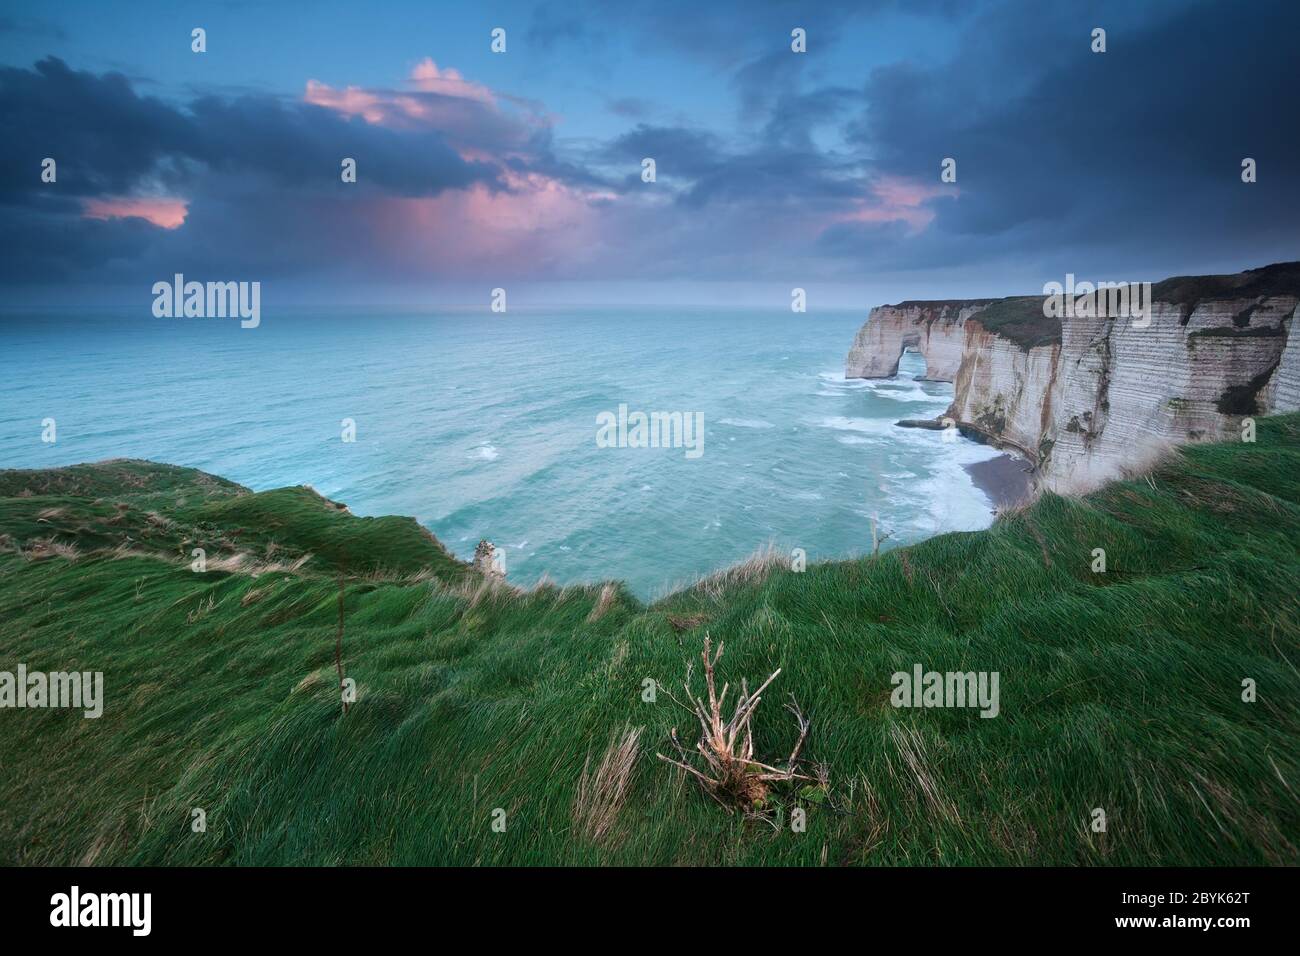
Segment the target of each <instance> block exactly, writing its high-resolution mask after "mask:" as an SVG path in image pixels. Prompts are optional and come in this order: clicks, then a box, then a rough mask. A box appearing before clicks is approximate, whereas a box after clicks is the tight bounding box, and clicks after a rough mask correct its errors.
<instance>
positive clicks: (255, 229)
mask: <svg viewBox="0 0 1300 956" xmlns="http://www.w3.org/2000/svg"><path fill="white" fill-rule="evenodd" d="M1297 25H1300V11H1297V10H1296V8H1295V7H1294V6H1289V5H1287V4H1284V3H1280V2H1258V3H1248V4H1241V5H1233V6H1230V5H1226V4H1214V3H1187V2H1153V3H1149V4H1144V5H1142V7H1141V9H1133V8H1132V7H1131V5H1127V4H1119V3H1103V4H1095V5H1090V6H1089V8H1088V9H1086V10H1083V9H1079V10H1075V9H1071V8H1069V7H1066V6H1065V5H1062V6H1060V7H1047V6H1045V5H1043V4H1039V3H1029V2H994V3H981V4H974V5H967V4H958V3H952V2H944V0H934V2H924V3H917V4H902V3H895V2H875V3H859V4H851V3H843V4H841V3H819V4H816V5H812V4H798V3H784V2H774V3H769V4H763V5H758V6H755V5H752V4H740V3H718V4H710V5H708V6H707V7H705V8H702V9H701V8H698V7H697V5H691V4H686V3H678V2H668V3H658V4H655V5H653V6H651V7H648V8H647V7H629V8H628V9H627V10H625V11H620V12H619V14H618V15H617V16H615V15H613V14H612V13H611V12H609V11H608V8H607V7H604V6H602V5H598V4H585V3H578V4H575V5H572V6H570V7H567V8H566V9H565V10H564V12H563V13H557V12H555V11H553V10H551V9H550V8H548V7H545V6H540V5H534V4H524V3H502V4H490V5H485V6H476V7H474V8H472V9H468V8H467V9H457V8H454V7H450V8H442V9H437V10H430V9H428V8H427V5H417V4H414V3H411V4H406V5H402V4H397V5H395V6H394V7H393V8H392V9H391V10H390V11H389V12H387V13H386V14H385V16H384V17H382V18H374V16H373V14H372V13H368V12H367V11H365V10H364V9H354V8H353V7H352V6H350V5H346V4H341V3H339V4H334V3H323V4H318V5H314V6H313V7H312V8H311V10H310V12H309V13H308V12H301V11H299V12H292V11H288V12H286V11H284V10H282V9H262V8H257V7H251V6H246V5H241V4H233V3H232V4H223V5H214V6H212V7H211V8H209V9H204V10H202V11H199V10H185V11H177V10H174V9H171V8H170V7H169V6H167V5H164V4H158V3H141V4H136V5H132V6H131V7H129V8H126V9H125V10H120V11H117V10H115V11H112V12H111V13H110V12H105V11H104V10H103V9H102V8H98V6H97V5H95V4H90V3H77V2H73V3H67V4H63V5H61V6H60V7H58V8H57V9H43V10H41V11H39V13H36V14H33V15H31V16H27V15H25V14H17V13H15V14H12V15H9V16H5V17H0V128H3V129H4V131H5V136H4V139H5V142H6V148H5V149H4V150H3V153H2V154H0V164H2V166H0V170H2V172H3V175H2V176H0V204H2V205H3V207H4V214H3V239H4V245H5V248H6V249H7V250H8V255H7V256H6V257H5V259H4V260H3V265H2V266H0V282H2V283H3V285H4V287H5V308H6V310H13V309H30V308H34V307H43V306H48V307H59V306H62V305H78V306H85V305H91V304H96V303H98V304H113V305H121V304H127V303H133V302H143V303H146V304H147V303H148V302H149V301H151V296H150V295H148V294H147V291H148V288H149V287H150V286H151V285H152V283H153V282H155V281H158V280H170V278H171V276H172V275H173V274H175V273H178V272H179V273H183V274H185V275H186V277H187V278H195V279H199V280H235V279H237V280H256V281H260V282H262V284H263V286H264V288H265V289H266V297H267V301H268V303H278V304H280V305H282V306H288V305H293V304H308V305H309V304H313V303H349V302H350V303H356V304H364V303H383V304H394V305H413V306H420V305H428V304H441V305H448V304H468V303H473V302H483V303H484V304H486V302H487V295H488V290H490V289H491V288H493V287H497V286H500V287H505V288H508V289H510V290H511V291H512V301H511V305H512V307H516V306H518V307H526V306H527V305H529V304H535V305H549V304H561V303H576V304H598V303H608V304H619V303H622V304H629V303H631V304H636V303H644V304H652V303H660V304H686V303H703V304H733V305H738V306H741V305H743V306H754V305H762V304H764V303H767V302H769V301H770V302H771V303H772V305H773V306H781V305H788V302H789V290H790V289H791V288H792V287H796V286H798V287H803V288H806V289H807V290H808V300H809V308H810V309H812V310H814V311H815V310H816V309H817V308H827V307H836V308H866V307H869V306H870V305H874V304H878V303H880V302H883V301H897V300H898V299H902V298H948V297H957V296H986V295H1009V294H1020V293H1031V292H1034V291H1036V290H1037V289H1038V288H1039V287H1041V285H1042V284H1043V282H1045V281H1047V280H1050V279H1057V280H1059V279H1060V278H1062V277H1063V276H1064V275H1065V274H1066V273H1067V272H1072V273H1075V274H1078V275H1080V276H1081V277H1083V276H1086V277H1089V278H1101V279H1107V280H1112V281H1123V280H1143V279H1148V280H1155V279H1161V278H1164V277H1166V276H1169V275H1177V274H1196V273H1203V272H1235V271H1239V270H1241V269H1244V268H1251V267H1257V266H1263V265H1266V264H1269V263H1271V262H1277V261H1283V260H1289V259H1297V258H1300V249H1298V248H1297V247H1298V245H1300V243H1298V242H1297V239H1296V229H1295V226H1294V220H1295V218H1296V214H1297V213H1298V212H1300V201H1298V199H1297V197H1298V196H1300V192H1298V191H1297V189H1296V188H1295V183H1296V179H1297V173H1298V172H1300V170H1298V169H1297V166H1298V165H1300V158H1298V157H1300V149H1298V147H1300V134H1298V133H1297V132H1296V130H1295V128H1294V123H1293V122H1288V121H1287V120H1286V113H1287V107H1286V106H1285V104H1286V103H1287V102H1292V101H1294V99H1295V97H1294V94H1295V93H1296V88H1297V85H1298V84H1297V80H1296V79H1295V77H1294V68H1293V66H1292V65H1291V59H1292V54H1291V51H1290V45H1291V43H1292V42H1293V39H1292V38H1293V37H1294V36H1295V33H1296V27H1297ZM195 27H202V28H203V30H204V31H205V40H206V51H205V52H202V53H196V52H193V51H192V49H191V42H192V41H191V31H192V29H193V28H195ZM1097 27H1101V28H1103V29H1105V30H1106V51H1105V52H1104V53H1096V52H1093V50H1092V49H1091V48H1090V47H1091V46H1092V45H1093V44H1092V41H1091V39H1090V37H1091V34H1092V31H1093V30H1094V29H1095V28H1097ZM497 28H500V29H502V30H504V31H505V40H506V49H505V52H503V53H494V52H493V51H492V49H491V43H492V31H493V30H494V29H497ZM796 28H798V29H802V30H804V31H805V32H806V37H807V52H804V53H796V52H794V51H792V49H791V31H792V30H794V29H796ZM1242 63H1247V64H1249V68H1243V67H1242V66H1241V65H1240V64H1242ZM47 157H49V158H54V159H55V160H56V163H57V178H56V180H55V181H54V182H43V181H42V176H41V173H42V162H43V160H44V159H45V158H47ZM1247 157H1249V158H1252V159H1254V160H1255V161H1256V163H1257V168H1258V179H1257V181H1256V182H1253V183H1243V182H1242V177H1241V163H1242V161H1243V159H1244V158H1247ZM345 158H352V159H355V161H356V170H357V176H356V182H355V183H348V182H343V181H342V178H341V176H340V166H341V163H342V161H343V160H344V159H345ZM646 158H653V159H654V161H655V170H656V176H655V180H654V181H653V182H645V181H644V180H643V176H642V169H643V160H645V159H646ZM947 158H952V159H955V161H956V162H955V170H956V181H955V182H944V181H942V180H941V176H940V173H941V164H942V163H943V161H944V160H945V159H947Z"/></svg>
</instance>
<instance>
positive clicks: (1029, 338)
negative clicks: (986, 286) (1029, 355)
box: [971, 295, 1061, 352]
mask: <svg viewBox="0 0 1300 956" xmlns="http://www.w3.org/2000/svg"><path fill="white" fill-rule="evenodd" d="M971 321H972V322H978V323H979V324H980V325H982V326H984V328H986V329H988V330H989V331H990V332H993V333H994V334H996V335H1000V336H1002V337H1003V338H1005V339H1010V340H1011V341H1012V342H1014V343H1016V345H1018V346H1020V348H1021V349H1022V350H1023V351H1025V352H1028V351H1029V350H1030V349H1033V348H1038V347H1039V346H1040V345H1057V344H1059V343H1060V341H1061V320H1060V319H1058V318H1055V317H1052V316H1046V315H1044V314H1043V296H1041V295H1018V296H1012V297H1010V298H1007V299H998V300H996V301H995V302H993V304H992V305H990V306H989V307H988V308H987V309H982V310H981V311H979V312H977V313H975V315H973V316H972V317H971Z"/></svg>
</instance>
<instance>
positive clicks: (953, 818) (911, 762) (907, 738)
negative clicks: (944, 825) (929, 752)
mask: <svg viewBox="0 0 1300 956" xmlns="http://www.w3.org/2000/svg"><path fill="white" fill-rule="evenodd" d="M889 734H890V736H891V737H893V738H894V745H895V746H896V747H897V748H898V753H899V755H900V756H901V757H902V758H903V763H904V764H905V765H906V766H907V769H908V770H909V771H911V774H912V778H913V780H914V781H915V782H916V786H917V788H918V789H919V790H920V791H921V796H922V797H924V798H925V802H926V805H927V806H928V807H929V808H930V810H931V812H933V813H934V814H935V815H937V816H941V817H943V818H944V819H945V820H947V821H948V822H949V823H955V824H958V825H960V824H961V817H960V816H959V815H958V813H957V805H956V804H954V803H953V802H952V800H950V799H949V798H948V796H947V794H945V793H944V792H943V790H941V789H940V787H939V784H938V783H937V782H936V781H935V779H934V775H933V774H932V773H931V772H930V767H929V764H928V763H927V761H926V753H925V740H924V739H923V738H922V737H921V734H920V732H919V731H917V729H916V728H915V727H904V726H903V725H901V724H891V725H890V727H889Z"/></svg>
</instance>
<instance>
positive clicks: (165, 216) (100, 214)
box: [81, 196, 189, 229]
mask: <svg viewBox="0 0 1300 956" xmlns="http://www.w3.org/2000/svg"><path fill="white" fill-rule="evenodd" d="M188 212H189V208H188V204H187V203H186V201H185V200H184V199H167V198H161V197H159V198H155V197H148V196H135V197H133V196H108V197H105V198H103V199H87V200H85V201H84V204H83V207H82V212H81V214H82V216H83V217H84V218H86V219H105V220H107V219H145V220H148V221H149V222H151V223H153V224H154V225H155V226H159V227H161V228H163V229H178V228H180V226H181V224H182V223H184V222H185V216H186V214H187V213H188Z"/></svg>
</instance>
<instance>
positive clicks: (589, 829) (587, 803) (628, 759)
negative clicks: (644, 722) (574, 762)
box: [573, 727, 641, 843]
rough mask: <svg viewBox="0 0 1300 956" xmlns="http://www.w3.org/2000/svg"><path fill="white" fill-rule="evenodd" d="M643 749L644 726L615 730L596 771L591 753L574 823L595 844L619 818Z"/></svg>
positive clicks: (575, 800) (576, 799) (575, 805)
mask: <svg viewBox="0 0 1300 956" xmlns="http://www.w3.org/2000/svg"><path fill="white" fill-rule="evenodd" d="M640 748H641V728H640V727H625V728H624V729H623V731H622V732H621V733H620V732H619V731H617V730H615V731H614V733H613V734H611V735H610V738H609V746H608V747H606V748H605V756H604V757H603V758H601V761H600V765H599V766H598V767H596V769H595V771H592V769H591V754H590V753H588V754H587V760H586V762H585V763H584V764H583V765H582V776H581V777H579V778H578V790H577V793H576V795H575V796H574V798H573V825H574V827H575V829H577V831H578V832H579V833H581V834H583V835H584V836H585V837H586V838H587V839H588V840H591V841H592V842H593V843H599V842H601V841H602V840H604V839H605V837H606V836H608V835H609V832H610V830H612V829H613V827H614V823H615V822H616V821H617V819H618V812H619V810H621V809H622V808H623V802H624V801H625V800H626V799H627V790H628V781H629V780H630V779H631V776H632V767H633V766H634V765H635V764H636V758H637V754H638V753H639V751H640Z"/></svg>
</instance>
